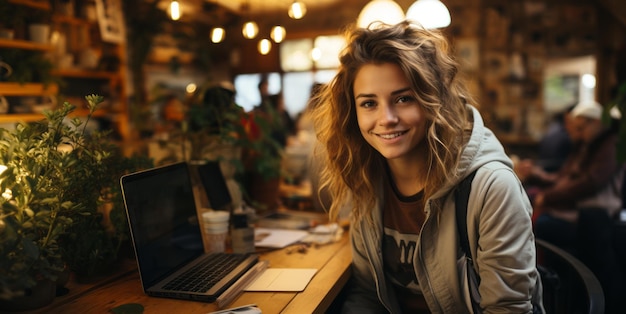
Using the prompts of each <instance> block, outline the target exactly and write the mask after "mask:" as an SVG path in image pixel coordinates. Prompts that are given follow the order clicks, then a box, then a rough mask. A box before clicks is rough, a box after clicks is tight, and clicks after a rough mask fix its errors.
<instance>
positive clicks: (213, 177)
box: [196, 161, 233, 210]
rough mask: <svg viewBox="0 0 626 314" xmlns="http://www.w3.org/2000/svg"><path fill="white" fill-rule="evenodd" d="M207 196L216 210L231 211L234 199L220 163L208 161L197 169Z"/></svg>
mask: <svg viewBox="0 0 626 314" xmlns="http://www.w3.org/2000/svg"><path fill="white" fill-rule="evenodd" d="M196 170H197V171H198V176H199V177H200V182H201V183H202V186H203V187H204V191H205V192H206V196H207V198H208V199H209V203H211V208H213V209H215V210H231V208H229V206H230V205H231V204H232V201H233V200H232V198H231V196H230V191H229V190H228V185H227V184H226V180H225V179H224V175H223V174H222V169H221V168H220V163H219V162H218V161H206V162H204V163H202V164H199V165H198V166H197V167H196Z"/></svg>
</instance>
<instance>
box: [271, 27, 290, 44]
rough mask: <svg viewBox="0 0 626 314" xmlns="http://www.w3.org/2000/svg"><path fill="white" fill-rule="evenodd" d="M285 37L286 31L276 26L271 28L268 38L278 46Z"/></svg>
mask: <svg viewBox="0 0 626 314" xmlns="http://www.w3.org/2000/svg"><path fill="white" fill-rule="evenodd" d="M286 35H287V31H286V30H285V28H284V27H282V26H280V25H276V26H274V27H272V32H271V33H270V37H271V38H272V40H273V41H274V42H275V43H277V44H279V43H280V42H282V41H283V40H284V39H285V36H286Z"/></svg>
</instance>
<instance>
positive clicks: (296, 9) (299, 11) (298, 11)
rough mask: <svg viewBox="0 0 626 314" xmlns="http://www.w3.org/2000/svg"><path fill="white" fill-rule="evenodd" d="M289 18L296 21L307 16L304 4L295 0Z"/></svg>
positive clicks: (290, 7)
mask: <svg viewBox="0 0 626 314" xmlns="http://www.w3.org/2000/svg"><path fill="white" fill-rule="evenodd" d="M288 13H289V17H290V18H292V19H294V20H299V19H301V18H302V17H303V16H304V15H305V14H306V6H305V5H304V3H303V2H300V1H298V0H294V1H293V3H292V4H291V6H289V12H288Z"/></svg>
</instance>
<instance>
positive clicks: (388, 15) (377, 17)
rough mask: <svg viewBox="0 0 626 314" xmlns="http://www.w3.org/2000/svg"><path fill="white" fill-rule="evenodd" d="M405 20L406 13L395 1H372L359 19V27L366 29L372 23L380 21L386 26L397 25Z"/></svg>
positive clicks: (365, 7) (360, 14) (364, 8)
mask: <svg viewBox="0 0 626 314" xmlns="http://www.w3.org/2000/svg"><path fill="white" fill-rule="evenodd" d="M403 19H404V11H403V10H402V8H401V7H400V5H399V4H397V3H396V2H395V1H393V0H372V1H370V2H368V3H367V4H366V5H365V6H364V7H363V9H362V10H361V13H359V18H358V19H357V25H358V26H359V27H361V28H366V27H367V26H369V24H370V23H372V22H375V21H380V22H383V23H386V24H396V23H398V22H400V21H402V20H403Z"/></svg>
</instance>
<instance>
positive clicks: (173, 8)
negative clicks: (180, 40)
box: [170, 0, 180, 21]
mask: <svg viewBox="0 0 626 314" xmlns="http://www.w3.org/2000/svg"><path fill="white" fill-rule="evenodd" d="M170 18H171V19H172V20H174V21H178V20H179V19H180V4H179V3H178V1H177V0H172V2H170Z"/></svg>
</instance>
